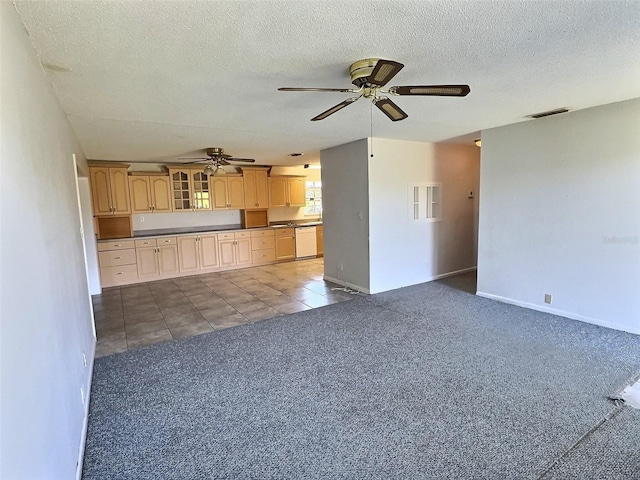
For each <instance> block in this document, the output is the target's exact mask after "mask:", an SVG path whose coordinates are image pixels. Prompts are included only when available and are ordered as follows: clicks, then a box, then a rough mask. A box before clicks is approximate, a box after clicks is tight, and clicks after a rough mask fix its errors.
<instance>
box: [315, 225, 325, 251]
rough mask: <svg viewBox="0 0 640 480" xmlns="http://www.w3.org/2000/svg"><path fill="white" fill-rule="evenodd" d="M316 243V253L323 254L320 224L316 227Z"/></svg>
mask: <svg viewBox="0 0 640 480" xmlns="http://www.w3.org/2000/svg"><path fill="white" fill-rule="evenodd" d="M316 245H317V247H318V248H317V250H318V253H317V255H324V230H323V228H322V225H318V226H317V227H316Z"/></svg>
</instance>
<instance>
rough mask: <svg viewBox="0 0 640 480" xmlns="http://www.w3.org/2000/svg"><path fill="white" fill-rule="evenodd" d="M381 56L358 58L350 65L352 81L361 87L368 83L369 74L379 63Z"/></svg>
mask: <svg viewBox="0 0 640 480" xmlns="http://www.w3.org/2000/svg"><path fill="white" fill-rule="evenodd" d="M378 60H380V59H379V58H365V59H364V60H358V61H357V62H354V63H352V64H351V66H350V67H349V75H351V83H353V84H354V85H355V86H356V87H358V88H360V87H362V86H363V85H366V84H367V83H368V80H369V75H371V72H372V71H373V68H374V67H375V66H376V63H378Z"/></svg>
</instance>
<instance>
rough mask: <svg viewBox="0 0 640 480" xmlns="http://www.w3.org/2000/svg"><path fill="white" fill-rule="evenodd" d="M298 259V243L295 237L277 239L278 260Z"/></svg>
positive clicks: (284, 236)
mask: <svg viewBox="0 0 640 480" xmlns="http://www.w3.org/2000/svg"><path fill="white" fill-rule="evenodd" d="M293 258H296V243H295V240H294V238H293V235H281V236H277V237H276V259H277V260H289V259H293Z"/></svg>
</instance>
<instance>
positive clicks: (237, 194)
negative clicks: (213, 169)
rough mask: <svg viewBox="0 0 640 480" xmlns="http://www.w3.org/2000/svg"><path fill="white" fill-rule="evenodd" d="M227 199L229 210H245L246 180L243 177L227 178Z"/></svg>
mask: <svg viewBox="0 0 640 480" xmlns="http://www.w3.org/2000/svg"><path fill="white" fill-rule="evenodd" d="M227 198H228V200H229V208H231V209H232V210H241V209H243V208H244V179H243V178H242V177H229V178H227Z"/></svg>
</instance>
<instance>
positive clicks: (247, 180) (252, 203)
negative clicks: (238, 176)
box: [242, 170, 259, 210]
mask: <svg viewBox="0 0 640 480" xmlns="http://www.w3.org/2000/svg"><path fill="white" fill-rule="evenodd" d="M257 173H258V172H257V171H255V170H243V172H242V176H243V178H244V207H245V208H246V209H247V210H251V209H252V208H258V206H259V204H258V198H257V192H258V190H257V187H256V177H257Z"/></svg>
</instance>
